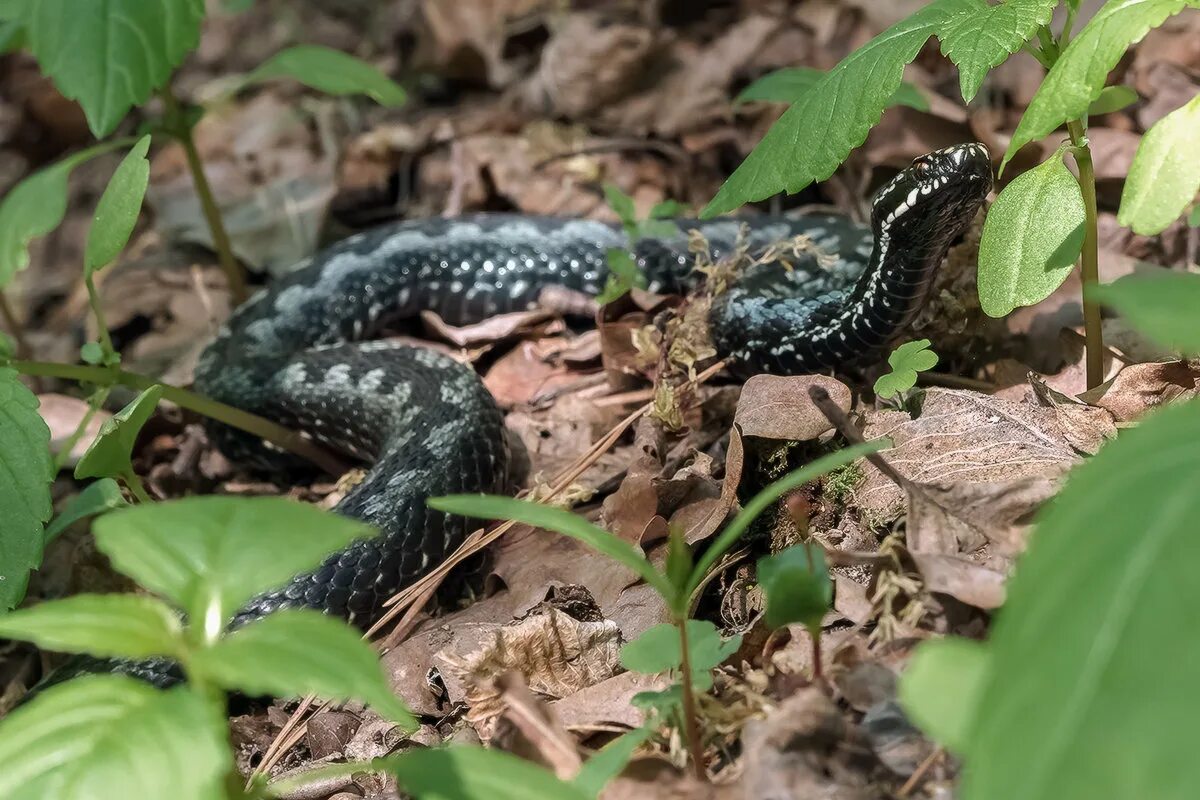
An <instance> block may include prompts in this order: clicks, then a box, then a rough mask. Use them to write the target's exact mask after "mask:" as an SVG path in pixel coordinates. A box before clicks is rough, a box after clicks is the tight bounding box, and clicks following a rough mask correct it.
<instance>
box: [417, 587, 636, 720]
mask: <svg viewBox="0 0 1200 800" xmlns="http://www.w3.org/2000/svg"><path fill="white" fill-rule="evenodd" d="M457 634H458V640H457V641H456V642H455V645H454V647H453V648H445V649H443V650H441V651H439V652H438V653H437V655H436V656H435V660H436V661H437V662H438V663H439V664H440V666H441V672H442V677H443V678H444V679H445V681H446V686H447V688H448V689H449V692H450V697H451V698H461V699H463V700H464V701H465V702H466V703H467V705H468V711H467V720H468V721H469V722H470V723H471V724H472V725H473V726H474V727H475V729H476V730H477V731H478V732H479V735H480V738H482V739H483V740H484V741H487V740H488V739H489V738H490V737H491V735H492V733H493V727H494V725H495V721H496V717H497V716H498V715H499V714H501V713H502V712H503V711H504V702H503V700H502V692H501V690H500V689H499V688H498V686H497V684H496V680H497V679H498V678H499V677H500V676H502V675H504V674H505V673H507V672H509V671H517V672H520V673H521V674H522V675H523V676H524V677H525V680H526V682H527V683H528V685H529V688H530V689H532V690H533V691H535V692H537V693H539V694H541V695H544V696H546V697H549V698H554V699H557V698H562V697H567V696H569V695H572V694H574V693H575V692H577V691H579V690H580V689H583V688H584V687H587V686H592V685H594V684H597V683H599V682H600V681H603V680H607V679H608V678H611V677H612V676H613V675H615V674H616V673H617V672H618V671H619V670H620V662H619V660H618V652H619V650H620V647H621V631H620V629H619V628H618V627H617V625H616V623H615V622H613V621H612V620H607V619H600V620H595V621H589V622H583V621H580V620H577V619H575V618H574V617H570V616H568V615H567V614H564V613H563V612H561V611H559V610H558V609H556V608H552V607H548V608H545V609H544V610H537V611H535V612H534V613H532V614H531V615H530V616H528V617H526V618H525V619H523V620H520V621H518V622H514V623H511V624H509V625H475V626H470V627H460V628H459V629H458V631H457ZM472 642H473V643H474V644H472Z"/></svg>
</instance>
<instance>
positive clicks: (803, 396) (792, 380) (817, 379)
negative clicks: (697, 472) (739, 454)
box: [733, 375, 850, 442]
mask: <svg viewBox="0 0 1200 800" xmlns="http://www.w3.org/2000/svg"><path fill="white" fill-rule="evenodd" d="M814 386H820V387H821V388H823V389H825V390H826V391H827V392H829V396H830V398H832V399H833V401H834V402H835V403H837V405H838V407H839V408H841V410H842V412H843V413H849V411H850V389H849V387H847V386H846V385H845V384H844V383H842V382H841V381H839V380H837V379H836V378H827V377H825V376H823V375H801V376H791V377H782V376H778V375H755V376H754V377H752V378H750V379H749V380H748V381H746V384H745V386H744V387H743V388H742V396H741V399H739V400H738V406H737V413H736V414H735V415H734V418H733V421H734V423H735V424H736V425H739V426H740V427H741V429H742V435H743V436H759V437H762V438H764V439H782V440H788V441H796V442H806V441H809V440H810V439H816V438H817V437H818V436H820V435H821V434H823V433H825V432H827V431H830V430H833V425H832V424H831V423H830V422H829V420H828V419H827V418H826V417H825V415H824V414H822V413H821V411H820V409H818V408H817V407H816V406H815V405H814V404H813V402H812V398H810V397H809V395H808V392H809V389H811V388H812V387H814Z"/></svg>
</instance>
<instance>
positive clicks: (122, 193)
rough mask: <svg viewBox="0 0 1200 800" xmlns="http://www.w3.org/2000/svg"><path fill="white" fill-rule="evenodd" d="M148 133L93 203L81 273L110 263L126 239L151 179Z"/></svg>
mask: <svg viewBox="0 0 1200 800" xmlns="http://www.w3.org/2000/svg"><path fill="white" fill-rule="evenodd" d="M149 151H150V136H149V134H147V135H146V136H143V137H142V138H141V139H140V140H139V141H138V143H137V144H135V145H134V146H133V149H132V150H130V151H129V154H128V155H126V156H125V158H124V160H123V161H121V164H120V165H119V166H118V167H117V170H116V172H114V173H113V176H112V180H110V181H109V182H108V186H107V187H106V188H105V189H104V194H102V195H101V196H100V202H99V203H98V204H97V205H96V218H95V219H94V220H93V221H92V227H91V230H89V231H88V239H87V249H86V250H85V251H84V256H83V269H84V275H85V276H90V275H91V274H92V273H93V272H95V271H96V270H98V269H101V268H103V267H106V266H108V265H109V264H110V263H112V261H113V259H115V258H116V257H117V256H118V255H119V254H120V252H121V250H123V249H124V247H125V245H126V244H127V243H128V242H129V236H130V234H132V233H133V226H134V225H136V224H137V221H138V215H139V214H140V213H141V210H142V199H143V198H144V197H145V196H146V187H147V186H148V185H149V183H150V162H149V161H148V160H147V159H146V153H148V152H149Z"/></svg>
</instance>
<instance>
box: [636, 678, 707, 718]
mask: <svg viewBox="0 0 1200 800" xmlns="http://www.w3.org/2000/svg"><path fill="white" fill-rule="evenodd" d="M694 688H697V689H698V687H694ZM629 705H631V706H633V707H634V708H637V709H640V710H641V711H644V712H646V714H648V715H650V714H654V715H657V716H658V717H659V718H660V719H666V718H668V717H671V716H673V715H674V714H675V712H676V711H678V710H679V709H681V708H682V707H683V685H682V684H679V683H674V684H671V685H670V686H668V687H667V688H666V689H663V690H662V691H657V692H638V693H637V694H635V695H634V696H633V697H631V698H629Z"/></svg>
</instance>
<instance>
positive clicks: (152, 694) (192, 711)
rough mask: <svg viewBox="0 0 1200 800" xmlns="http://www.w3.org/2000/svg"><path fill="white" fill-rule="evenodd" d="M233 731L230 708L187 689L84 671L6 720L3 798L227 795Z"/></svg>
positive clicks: (1, 748)
mask: <svg viewBox="0 0 1200 800" xmlns="http://www.w3.org/2000/svg"><path fill="white" fill-rule="evenodd" d="M226 731H227V728H226V726H225V715H224V713H222V711H221V709H219V708H217V707H215V706H214V705H212V704H210V703H208V702H207V701H206V700H204V698H203V697H202V696H201V695H200V694H198V693H196V692H194V691H192V690H191V689H189V688H187V687H183V686H180V687H177V688H175V689H171V690H170V691H166V692H163V691H160V690H158V689H155V688H153V687H151V686H149V685H147V684H145V683H143V682H141V681H138V680H134V679H133V678H127V677H125V676H122V675H90V676H87V677H83V678H78V679H76V680H73V681H68V682H66V683H62V684H59V685H58V686H54V687H51V688H49V689H46V690H45V691H44V692H42V693H41V694H39V695H38V696H37V697H35V698H34V699H33V700H32V701H30V702H29V703H28V704H26V705H24V706H21V707H20V708H18V709H16V710H15V711H13V712H12V713H11V714H9V715H8V717H6V718H5V719H3V720H0V764H3V765H4V769H0V797H10V798H13V800H42V799H43V798H46V799H47V800H48V799H49V798H55V800H124V798H133V797H138V798H151V797H154V798H168V797H169V798H171V800H223V798H225V797H226V795H225V791H224V785H223V784H224V779H225V776H226V774H227V773H228V772H229V771H230V770H231V769H232V768H233V756H232V755H231V753H230V750H229V744H228V734H227V732H226Z"/></svg>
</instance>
